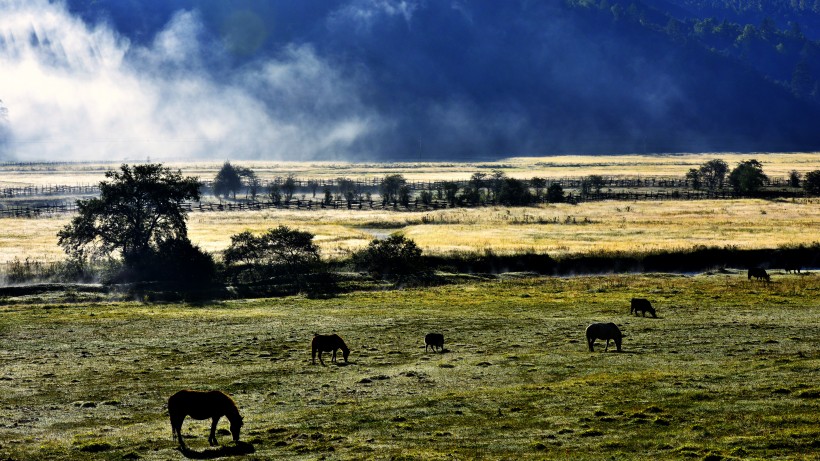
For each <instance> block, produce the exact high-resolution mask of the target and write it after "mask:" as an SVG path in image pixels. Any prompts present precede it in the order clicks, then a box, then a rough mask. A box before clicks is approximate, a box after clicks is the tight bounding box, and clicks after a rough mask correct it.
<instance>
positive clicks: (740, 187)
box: [729, 159, 769, 195]
mask: <svg viewBox="0 0 820 461" xmlns="http://www.w3.org/2000/svg"><path fill="white" fill-rule="evenodd" d="M768 180H769V178H768V177H767V176H766V175H765V174H763V164H761V163H760V162H758V161H757V160H755V159H751V160H744V161H742V162H740V163H739V164H738V165H737V166H736V167H735V169H734V170H732V172H731V173H729V184H731V186H732V189H733V190H734V191H735V192H736V193H738V194H744V195H754V194H755V193H757V192H758V191H759V190H760V189H761V188H762V187H763V185H764V184H765V183H766V181H768Z"/></svg>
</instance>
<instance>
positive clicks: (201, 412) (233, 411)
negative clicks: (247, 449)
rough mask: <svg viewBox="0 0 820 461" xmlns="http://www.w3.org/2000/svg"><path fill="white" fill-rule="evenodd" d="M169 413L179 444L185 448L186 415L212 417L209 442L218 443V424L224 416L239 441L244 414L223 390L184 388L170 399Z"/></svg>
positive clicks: (199, 417)
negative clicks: (184, 422)
mask: <svg viewBox="0 0 820 461" xmlns="http://www.w3.org/2000/svg"><path fill="white" fill-rule="evenodd" d="M168 414H169V415H170V417H171V431H172V433H173V435H174V436H175V437H176V438H177V440H179V446H180V447H181V448H185V442H184V441H183V440H182V422H183V421H185V417H186V416H190V417H191V418H193V419H208V418H211V419H212V420H213V421H212V422H211V434H210V436H209V437H208V443H209V444H211V446H214V445H218V443H217V441H216V425H217V423H219V419H220V418H222V417H223V416H225V417H227V418H228V421H230V423H231V435H232V436H233V441H234V442H239V430H240V429H241V428H242V416H241V415H240V414H239V410H238V409H237V408H236V403H234V401H233V399H232V398H230V397H229V396H228V395H227V394H225V393H224V392H221V391H191V390H182V391H179V392H177V393H176V394H174V395H172V396H171V397H170V398H169V399H168Z"/></svg>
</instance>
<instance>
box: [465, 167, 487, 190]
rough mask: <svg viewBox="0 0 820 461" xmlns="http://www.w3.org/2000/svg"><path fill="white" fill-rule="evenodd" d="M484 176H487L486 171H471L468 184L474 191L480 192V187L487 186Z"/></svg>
mask: <svg viewBox="0 0 820 461" xmlns="http://www.w3.org/2000/svg"><path fill="white" fill-rule="evenodd" d="M486 178H487V173H481V172H477V173H473V175H472V176H470V183H469V184H470V186H472V187H473V188H474V189H475V190H476V191H478V192H479V193H481V189H482V188H485V187H487V179H486ZM488 194H489V191H488Z"/></svg>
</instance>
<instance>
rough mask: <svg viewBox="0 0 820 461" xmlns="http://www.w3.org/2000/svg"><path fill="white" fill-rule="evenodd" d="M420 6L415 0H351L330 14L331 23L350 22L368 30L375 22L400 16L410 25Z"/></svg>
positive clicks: (362, 30)
mask: <svg viewBox="0 0 820 461" xmlns="http://www.w3.org/2000/svg"><path fill="white" fill-rule="evenodd" d="M420 7H421V4H420V2H419V1H416V0H352V1H351V2H350V3H348V4H346V5H344V6H343V7H341V8H339V9H338V10H337V11H336V12H335V13H333V14H332V15H331V16H330V21H331V22H332V23H340V24H347V23H352V24H354V25H355V27H356V29H357V30H359V31H360V32H369V31H370V29H371V28H372V27H373V25H374V24H375V23H376V22H379V21H383V20H385V19H392V18H396V17H400V18H402V19H403V20H404V22H405V23H406V24H407V26H408V27H410V24H411V21H412V19H413V14H414V13H415V12H416V10H418V9H419V8H420Z"/></svg>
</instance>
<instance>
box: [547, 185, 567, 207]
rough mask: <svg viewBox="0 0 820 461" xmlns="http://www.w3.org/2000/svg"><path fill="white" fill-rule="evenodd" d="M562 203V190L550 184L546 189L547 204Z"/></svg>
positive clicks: (559, 186)
mask: <svg viewBox="0 0 820 461" xmlns="http://www.w3.org/2000/svg"><path fill="white" fill-rule="evenodd" d="M563 201H564V188H563V187H561V185H560V184H558V183H552V184H550V186H549V187H548V188H547V202H549V203H561V202H563Z"/></svg>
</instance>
